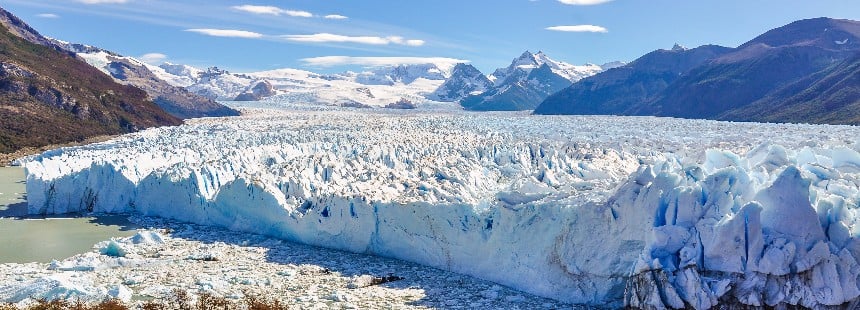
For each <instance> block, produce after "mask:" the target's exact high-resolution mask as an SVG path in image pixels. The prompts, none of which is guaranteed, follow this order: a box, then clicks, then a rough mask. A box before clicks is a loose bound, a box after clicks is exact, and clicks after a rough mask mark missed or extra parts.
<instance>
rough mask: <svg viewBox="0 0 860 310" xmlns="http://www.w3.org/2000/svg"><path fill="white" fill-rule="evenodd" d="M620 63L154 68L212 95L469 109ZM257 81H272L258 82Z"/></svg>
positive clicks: (521, 100) (539, 97)
mask: <svg viewBox="0 0 860 310" xmlns="http://www.w3.org/2000/svg"><path fill="white" fill-rule="evenodd" d="M620 65H623V63H611V64H607V65H604V66H597V65H592V64H588V65H583V66H574V65H571V64H568V63H564V62H560V61H555V60H553V59H551V58H549V57H548V56H547V55H545V54H544V53H542V52H538V53H535V54H532V53H530V52H525V53H523V54H522V55H521V56H520V57H518V58H516V59H514V61H513V62H512V63H511V65H510V66H508V67H506V68H501V69H498V70H496V71H495V72H494V73H493V74H492V75H489V76H487V75H484V74H483V73H481V71H479V70H478V69H477V68H475V67H474V66H472V65H469V64H464V63H461V64H449V63H427V64H411V65H393V66H387V67H379V68H372V69H369V70H367V71H363V72H344V73H339V74H318V73H314V72H310V71H305V70H298V69H278V70H271V71H263V72H251V73H241V74H239V73H231V72H229V71H226V70H222V69H219V68H217V67H212V68H208V69H206V70H201V69H197V68H193V67H190V66H186V65H177V64H170V63H165V64H162V65H161V66H159V67H160V69H161V70H153V72H154V73H156V74H158V75H159V78H160V79H162V80H164V81H168V82H170V83H172V84H173V85H175V86H181V87H185V88H186V89H187V90H189V91H191V92H193V93H195V94H197V95H200V96H204V97H207V98H210V99H213V100H226V101H230V100H249V99H253V100H263V101H267V102H272V103H284V102H291V103H305V104H320V105H336V106H347V107H389V106H397V105H396V104H395V103H397V102H400V101H402V100H407V101H409V102H413V104H415V105H417V106H421V105H424V104H428V103H454V104H461V105H462V106H463V107H465V108H466V109H470V110H482V111H489V110H497V111H498V110H532V109H534V107H536V106H537V105H538V104H539V103H540V102H541V101H543V99H545V98H546V97H547V96H549V95H550V94H552V93H554V92H556V91H558V90H561V89H563V88H565V87H567V86H570V85H571V84H572V83H573V82H575V81H578V80H579V79H581V78H583V77H587V76H591V75H593V74H595V73H598V72H602V71H603V70H604V69H606V68H611V67H615V66H620ZM262 82H265V83H263V84H261V83H262ZM261 85H263V86H271V87H270V88H260V87H261ZM263 90H265V91H263ZM261 91H262V92H261Z"/></svg>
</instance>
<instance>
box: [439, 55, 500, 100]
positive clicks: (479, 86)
mask: <svg viewBox="0 0 860 310" xmlns="http://www.w3.org/2000/svg"><path fill="white" fill-rule="evenodd" d="M492 86H493V82H491V81H490V80H489V79H487V77H486V76H485V75H484V74H483V73H481V71H479V70H478V69H477V68H475V67H474V66H472V65H469V64H457V65H456V66H455V67H454V69H453V70H452V71H451V76H450V77H448V79H446V80H445V83H443V84H442V85H440V86H439V88H437V89H436V91H434V92H433V94H431V95H430V98H431V99H434V100H439V101H445V102H459V101H460V100H462V99H463V98H466V97H467V96H469V95H477V94H480V93H483V92H485V91H487V90H489V89H490V87H492Z"/></svg>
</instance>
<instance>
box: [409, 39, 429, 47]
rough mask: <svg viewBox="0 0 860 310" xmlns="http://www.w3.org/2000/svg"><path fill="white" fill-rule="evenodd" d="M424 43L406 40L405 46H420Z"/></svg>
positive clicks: (422, 41)
mask: <svg viewBox="0 0 860 310" xmlns="http://www.w3.org/2000/svg"><path fill="white" fill-rule="evenodd" d="M424 43H425V42H424V40H406V45H409V46H422V45H424Z"/></svg>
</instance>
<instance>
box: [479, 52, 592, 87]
mask: <svg viewBox="0 0 860 310" xmlns="http://www.w3.org/2000/svg"><path fill="white" fill-rule="evenodd" d="M543 65H547V66H548V67H549V68H550V70H551V71H552V73H554V74H556V75H558V76H560V77H563V78H564V79H566V80H568V81H570V82H571V83H573V82H576V81H579V80H581V79H582V78H585V77H589V76H592V75H595V74H597V73H600V72H601V71H603V70H604V69H603V68H602V67H601V66H598V65H595V64H585V65H582V66H576V65H572V64H569V63H566V62H563V61H556V60H553V59H552V58H549V56H547V55H546V54H544V53H543V52H540V51H539V52H537V53H534V54H533V53H531V52H529V51H525V52H524V53H523V54H522V55H520V57H518V58H516V59H514V61H513V62H511V65H510V66H508V67H507V68H499V69H497V70H496V71H495V72H493V74H491V75H490V76H489V79H490V80H491V81H493V82H494V83H495V85H496V86H502V85H504V84H512V83H516V82H515V81H508V79H509V78H512V77H515V78H517V79H520V78H522V77H525V76H528V75H529V73H531V71H532V70H534V69H538V68H540V67H542V66H543Z"/></svg>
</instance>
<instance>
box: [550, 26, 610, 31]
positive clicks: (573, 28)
mask: <svg viewBox="0 0 860 310" xmlns="http://www.w3.org/2000/svg"><path fill="white" fill-rule="evenodd" d="M546 30H552V31H564V32H600V33H607V32H609V30H607V29H606V28H603V27H600V26H595V25H573V26H552V27H546Z"/></svg>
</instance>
